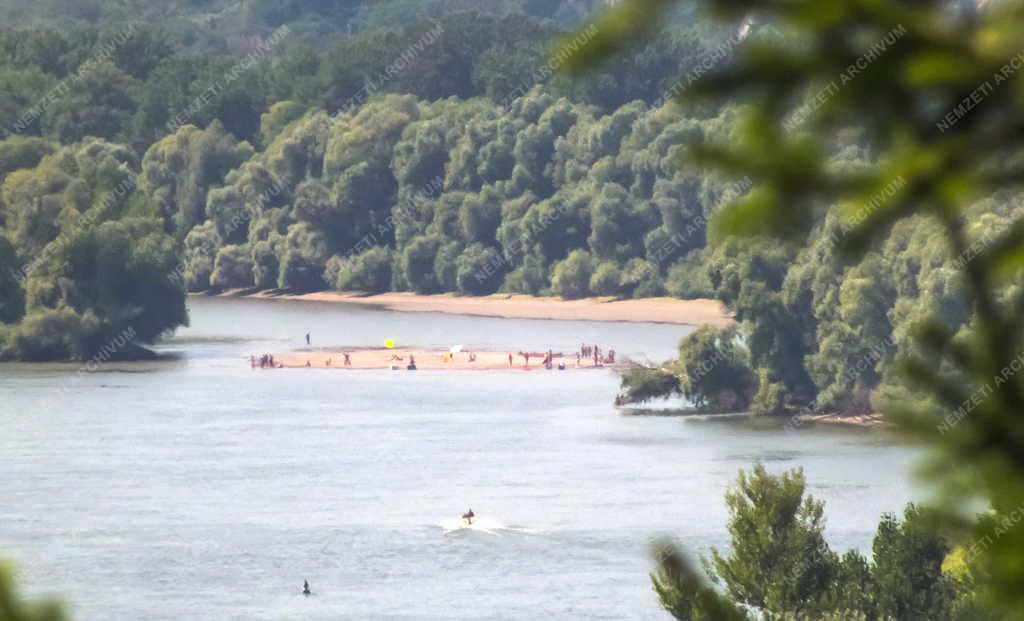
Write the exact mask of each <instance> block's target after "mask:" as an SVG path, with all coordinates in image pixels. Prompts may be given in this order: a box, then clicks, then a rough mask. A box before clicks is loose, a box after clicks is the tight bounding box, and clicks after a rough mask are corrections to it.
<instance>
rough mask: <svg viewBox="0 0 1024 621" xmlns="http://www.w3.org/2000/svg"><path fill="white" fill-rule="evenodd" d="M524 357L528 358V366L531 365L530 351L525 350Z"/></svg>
mask: <svg viewBox="0 0 1024 621" xmlns="http://www.w3.org/2000/svg"><path fill="white" fill-rule="evenodd" d="M523 357H524V358H526V366H530V352H525V353H524V354H523Z"/></svg>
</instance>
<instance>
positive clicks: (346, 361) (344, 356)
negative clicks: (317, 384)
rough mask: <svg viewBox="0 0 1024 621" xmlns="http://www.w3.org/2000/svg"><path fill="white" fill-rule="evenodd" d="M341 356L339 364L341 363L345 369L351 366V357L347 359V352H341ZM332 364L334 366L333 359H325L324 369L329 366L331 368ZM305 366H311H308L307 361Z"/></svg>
mask: <svg viewBox="0 0 1024 621" xmlns="http://www.w3.org/2000/svg"><path fill="white" fill-rule="evenodd" d="M341 356H342V359H341V363H342V364H343V365H345V366H346V367H350V366H352V358H351V357H349V355H348V352H347V351H343V352H341ZM332 364H334V358H328V359H327V362H325V363H324V366H326V367H329V366H331V365H332ZM306 366H307V367H308V366H312V365H310V364H309V361H308V360H307V361H306Z"/></svg>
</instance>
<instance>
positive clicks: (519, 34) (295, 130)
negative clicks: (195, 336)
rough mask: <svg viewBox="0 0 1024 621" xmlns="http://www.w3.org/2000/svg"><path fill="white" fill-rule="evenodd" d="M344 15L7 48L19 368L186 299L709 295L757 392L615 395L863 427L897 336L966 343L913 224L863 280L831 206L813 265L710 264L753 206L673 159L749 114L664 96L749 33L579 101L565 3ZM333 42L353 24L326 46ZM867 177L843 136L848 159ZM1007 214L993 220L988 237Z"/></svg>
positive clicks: (316, 10)
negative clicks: (676, 397) (728, 225)
mask: <svg viewBox="0 0 1024 621" xmlns="http://www.w3.org/2000/svg"><path fill="white" fill-rule="evenodd" d="M202 4H209V3H202ZM213 4H215V3H213ZM355 4H359V3H345V2H324V3H313V4H312V5H309V6H307V7H304V8H300V7H299V6H298V5H295V6H292V5H291V4H290V3H283V2H278V3H269V2H268V3H251V4H250V5H248V6H249V13H247V14H246V15H244V16H239V15H235V16H232V17H231V20H234V21H231V24H233V26H232V27H233V28H234V29H235V30H237V32H244V33H248V35H247V36H248V39H247V41H248V47H245V46H244V45H241V46H239V45H236V43H237V42H236V41H234V40H233V39H231V36H233V35H230V36H229V35H224V39H223V40H222V41H221V43H222V44H223V45H215V44H213V43H211V42H209V41H206V40H205V39H204V37H209V36H212V35H211V33H212V31H213V30H212V29H210V30H207V31H204V32H205V34H204V35H203V36H202V37H201V36H199V35H198V34H196V33H195V32H191V31H188V32H186V31H182V30H180V29H179V28H178V26H176V25H175V24H173V23H170V24H168V25H166V26H163V25H162V26H160V27H155V26H151V25H149V24H145V23H140V24H137V25H136V24H134V23H127V25H126V23H125V22H123V21H118V20H119V19H123V17H124V16H123V15H121V16H120V17H118V16H117V15H114V14H110V13H107V12H104V11H99V12H95V11H94V12H92V13H89V14H88V15H86V14H84V13H83V14H82V15H81V16H80V18H79V19H76V20H74V21H73V23H72V24H70V25H69V27H68V28H62V29H59V30H58V29H55V28H53V27H52V26H39V27H30V28H26V29H17V30H14V29H6V30H4V31H0V50H3V54H2V58H3V59H4V63H5V66H3V67H0V84H3V88H2V89H0V116H2V118H3V121H4V123H3V129H2V130H0V131H2V132H3V134H2V135H3V138H4V139H3V140H2V141H0V175H2V177H0V179H2V185H0V226H2V228H0V232H2V237H0V263H3V268H2V269H0V288H2V290H3V295H2V296H0V321H2V322H3V323H2V324H0V357H4V358H15V359H26V360H44V359H67V358H72V359H88V358H89V357H90V356H91V355H93V354H94V353H95V352H96V351H98V350H99V348H100V347H101V346H102V345H104V344H106V343H108V342H109V340H110V339H111V337H112V335H116V334H118V333H120V332H122V331H123V330H125V329H126V328H128V327H129V326H131V327H134V328H135V330H136V334H137V336H136V340H134V341H133V346H132V347H129V348H125V350H124V351H122V352H120V353H121V354H122V355H138V354H140V353H141V352H142V351H143V350H142V346H144V345H145V344H147V343H151V342H153V341H154V340H155V339H156V338H158V337H159V336H160V335H161V334H164V333H166V332H168V331H171V330H173V329H174V328H175V327H176V326H179V325H183V324H185V323H186V322H187V315H186V312H185V308H184V307H185V305H184V295H185V293H186V292H202V291H217V290H224V289H237V288H242V289H282V290H289V291H312V290H319V289H336V290H343V291H366V292H382V291H392V290H397V291H415V292H419V293H438V292H456V293H459V294H465V295H485V294H491V293H495V292H507V293H527V294H535V295H558V296H563V297H566V298H577V297H584V296H611V297H620V298H621V297H650V296H662V295H670V296H676V297H681V298H698V297H713V298H717V299H719V300H721V301H722V302H724V303H725V304H726V305H727V307H728V308H729V309H730V310H731V311H732V312H733V313H734V314H735V317H736V319H737V321H738V323H739V325H740V326H741V328H742V329H741V330H740V332H739V333H732V337H735V336H736V334H741V335H742V345H741V346H739V347H737V348H735V350H736V351H731V353H730V355H731V356H733V357H737V358H736V360H735V361H734V362H735V364H736V365H738V366H737V367H736V368H742V369H743V372H741V373H729V374H718V375H717V376H715V375H714V374H713V375H712V376H709V377H707V378H700V380H699V381H694V378H692V377H691V376H690V375H688V374H687V373H685V372H681V371H680V369H679V366H678V363H676V365H675V366H673V365H669V366H667V367H664V368H661V369H638V370H637V371H636V373H635V374H633V375H632V376H629V375H628V376H627V377H626V378H625V381H624V384H625V386H626V390H625V391H624V393H623V395H621V396H620V402H623V403H626V402H635V401H643V400H646V399H649V398H653V397H657V396H665V395H667V394H672V393H673V392H679V393H681V394H685V395H686V396H688V397H690V398H691V400H693V401H694V402H695V403H698V404H703V405H704V406H706V407H713V408H719V409H720V408H723V407H724V408H734V409H742V408H748V407H752V408H753V409H754V410H755V411H757V412H761V413H783V412H790V411H794V410H799V409H800V408H804V409H806V408H808V407H812V408H814V409H823V410H826V411H841V412H846V413H862V412H866V411H870V410H871V409H872V408H873V405H872V398H873V397H876V396H877V395H879V394H882V393H884V392H885V391H886V390H890V389H891V390H897V389H896V388H894V387H893V388H890V386H889V385H888V382H887V381H886V378H887V375H888V369H889V368H890V367H891V364H892V361H893V360H894V358H895V357H897V356H898V355H899V354H900V352H902V351H905V350H906V349H908V348H910V347H911V345H910V344H909V343H908V342H907V341H906V339H905V338H904V336H903V335H905V332H906V330H905V328H906V326H908V325H910V324H911V323H912V322H914V321H915V320H916V319H918V318H919V317H920V315H921V313H923V312H924V311H925V310H926V309H936V308H937V309H940V310H941V314H942V316H943V318H944V320H945V321H946V323H947V325H948V326H949V327H950V328H951V329H955V328H956V327H957V326H961V325H963V324H964V323H965V322H966V321H967V320H968V316H969V309H968V308H966V307H965V306H964V305H963V303H962V302H960V301H958V300H960V299H961V296H960V295H959V293H960V291H961V290H962V288H963V286H964V284H963V279H962V277H961V271H960V270H957V269H956V266H955V264H954V263H953V262H951V261H950V260H949V258H948V256H947V254H946V253H945V249H944V248H943V247H942V245H941V244H940V243H937V242H936V241H935V239H936V238H935V236H934V235H932V232H933V231H932V230H931V229H930V228H929V225H928V224H926V223H924V222H917V221H907V222H903V223H901V224H900V225H899V226H897V227H896V228H894V229H893V230H892V232H891V234H890V235H889V236H888V239H887V240H886V241H885V243H884V244H882V245H879V246H878V247H877V248H875V249H874V250H873V251H872V252H869V253H868V254H867V255H865V256H864V257H863V258H861V259H860V260H858V261H856V262H853V263H851V262H844V261H843V260H840V259H839V258H838V257H837V253H836V246H837V243H836V242H837V240H838V239H840V238H841V237H842V236H844V235H845V231H847V230H849V228H850V227H851V226H852V225H854V224H856V218H854V220H853V221H850V219H849V217H844V216H842V215H841V214H840V211H839V210H838V208H837V205H831V206H830V205H822V206H821V208H820V209H819V210H818V212H817V215H816V221H815V222H816V223H815V225H814V226H813V227H812V228H811V229H810V232H809V233H808V236H807V237H806V239H804V240H802V242H803V243H789V244H780V243H777V242H775V241H773V240H768V239H766V238H765V239H760V240H754V241H749V240H744V241H742V242H740V241H733V242H727V243H724V244H719V245H709V244H708V239H709V236H711V235H713V230H711V226H709V223H710V222H713V220H714V215H715V214H716V212H717V211H718V210H719V209H721V207H722V206H723V205H724V204H726V203H727V202H728V201H729V200H732V199H734V198H735V197H736V196H739V195H743V194H744V193H746V192H747V190H748V189H749V184H744V183H742V182H739V183H737V182H736V181H734V180H728V179H727V178H726V177H724V176H721V175H718V174H715V173H712V172H709V171H707V170H702V169H698V168H695V167H681V166H680V161H681V158H682V152H683V151H684V149H685V148H686V147H687V145H689V144H694V143H700V142H704V141H723V140H728V139H729V138H730V136H731V135H732V134H733V133H734V132H735V127H736V125H737V122H738V112H737V110H738V108H739V103H738V102H736V103H730V102H728V101H727V102H715V103H695V104H687V105H680V104H677V103H675V102H674V101H673V99H674V96H675V95H677V94H678V93H680V92H681V91H683V90H685V88H686V86H687V85H688V84H689V82H690V81H692V79H693V76H694V74H697V75H699V73H700V68H701V67H702V66H705V67H706V66H708V65H709V64H712V63H715V62H721V61H723V60H724V59H727V58H728V57H729V55H731V54H732V53H733V51H734V48H735V46H736V44H737V43H738V42H739V40H740V37H739V36H738V35H737V33H736V32H735V30H734V29H730V28H728V27H724V26H720V25H712V24H711V23H710V22H707V21H706V20H695V19H687V18H686V16H687V13H686V12H681V13H679V14H678V15H677V16H676V18H674V19H672V20H669V22H668V23H667V25H665V26H664V27H662V28H661V29H660V30H659V31H658V32H657V33H656V36H652V37H650V38H648V39H647V40H645V41H644V42H643V43H642V44H638V45H635V46H633V47H632V48H631V49H629V50H628V51H627V53H625V54H623V55H622V56H621V57H620V58H618V59H616V60H615V62H612V63H607V64H605V65H603V66H601V67H599V68H598V69H597V70H595V71H593V72H591V73H589V74H588V75H586V76H585V77H583V78H576V77H570V76H568V75H566V74H565V72H564V71H561V70H560V69H561V68H560V67H559V65H560V64H561V63H562V62H563V61H564V60H565V59H566V58H567V57H568V56H570V55H571V54H572V53H573V51H574V50H575V49H577V48H579V47H581V46H586V45H587V44H588V42H589V39H590V38H591V36H592V35H593V31H588V30H587V29H585V28H584V27H583V26H580V28H579V29H578V30H576V31H570V30H567V28H568V27H569V25H571V24H576V25H579V24H580V23H581V22H580V20H581V19H584V18H585V17H586V12H582V13H580V12H579V11H578V12H577V14H576V16H575V17H574V18H573V19H568V18H567V17H566V16H565V6H564V5H565V4H566V3H558V2H547V3H545V2H527V3H512V2H510V3H507V5H508V6H507V7H505V8H500V7H499V8H496V9H494V10H493V11H492V12H489V13H479V12H473V11H469V12H467V11H464V10H460V7H458V6H456V5H457V4H458V3H450V4H451V6H448V5H445V6H441V5H442V4H445V3H436V5H437V6H435V7H434V9H429V6H428V5H431V3H421V4H422V7H421V9H422V10H421V11H419V13H417V14H418V15H420V17H419V18H418V21H414V22H412V23H409V24H407V25H404V26H403V25H400V26H398V27H396V26H394V24H395V23H398V24H401V23H402V20H397V21H396V20H392V19H390V18H389V19H387V20H383V21H382V22H381V23H387V24H388V25H389V26H388V27H387V28H384V27H376V28H375V27H374V24H375V23H376V22H375V21H374V19H372V16H373V15H374V14H375V13H376V12H377V11H383V10H384V8H383V6H384V5H385V4H393V5H395V7H396V8H395V10H396V11H399V10H400V9H399V8H398V7H399V6H400V5H403V4H408V3H400V2H396V3H381V5H380V6H379V7H378V8H374V9H372V10H369V11H367V10H365V9H366V7H365V6H363V7H362V8H361V9H360V8H358V7H356V8H353V6H349V5H355ZM513 5H515V6H513ZM98 6H106V5H104V4H103V3H99V5H98ZM270 6H273V7H276V9H275V10H276V12H275V11H271V10H270V8H269V7H270ZM417 6H420V4H417ZM502 6H504V5H502ZM259 7H263V9H259ZM199 8H203V10H206V11H211V12H213V11H214V8H215V7H210V6H208V7H196V10H197V11H198V10H199ZM221 8H222V10H221V11H220V12H218V13H217V14H218V15H219V16H220V17H218V19H219V20H221V21H220V22H218V23H226V22H223V20H227V19H228V17H227V16H226V14H225V13H224V11H226V10H227V9H224V8H223V7H221ZM576 8H577V9H581V7H576ZM506 9H507V10H506ZM45 10H46V7H45V6H44V5H36V6H35V8H34V9H31V11H36V12H41V13H40V15H41V16H42V17H45V14H44V13H45ZM140 10H141V9H140ZM410 10H411V9H410ZM581 10H582V9H581ZM25 11H30V9H28V8H26V9H25ZM406 13H407V14H408V11H406ZM178 14H180V11H179V13H178ZM69 15H73V14H69ZM680 15H681V16H682V17H680ZM30 17H31V16H30V15H28V14H27V13H26V17H25V21H27V22H31V19H29V18H30ZM325 20H326V21H332V20H333V22H336V23H337V24H338V25H339V27H340V24H346V28H347V24H348V23H355V22H358V23H359V24H360V26H359V28H358V30H357V31H356V34H353V35H349V33H348V32H347V30H346V32H345V33H344V36H341V34H338V35H337V36H335V37H333V38H330V37H328V38H323V37H318V36H314V35H313V34H311V33H310V32H309V28H308V26H309V23H310V22H323V21H325ZM235 30H232V32H234V31H235ZM229 39H230V40H229ZM680 67H682V68H683V69H684V71H680ZM688 71H689V73H687V72H688ZM868 157H869V156H868V153H867V151H866V149H865V148H864V147H863V141H862V139H861V137H860V136H858V135H857V134H856V133H853V132H851V133H849V134H848V135H846V136H845V137H844V140H843V142H842V144H841V145H840V147H839V148H838V150H837V152H836V153H835V154H834V156H833V159H834V161H835V162H837V165H840V166H844V167H849V168H851V169H856V168H857V167H858V166H861V165H863V164H864V162H865V161H866V160H867V158H868ZM903 190H904V188H903V187H902V186H901V185H900V184H898V183H896V184H893V185H892V187H886V188H883V189H882V190H880V191H879V193H878V197H877V200H876V205H882V204H884V202H885V201H886V200H889V198H891V197H892V196H894V195H896V194H898V193H899V192H901V191H903ZM1015 210H1016V207H1015V206H1014V205H1013V204H1012V203H1011V202H1009V201H989V202H986V203H983V204H979V205H977V206H976V212H977V214H978V215H977V218H976V221H977V222H978V226H979V227H984V228H985V229H986V230H988V229H991V228H993V227H995V228H998V227H999V226H1003V225H1005V223H1006V222H1008V221H1009V220H1011V219H1012V218H1013V217H1014V215H1015ZM133 240H134V242H135V243H129V242H130V241H133ZM140 240H143V241H144V243H139V242H140ZM732 337H728V335H726V336H723V335H720V334H719V335H715V334H712V335H710V337H709V338H710V341H709V342H708V343H705V352H704V353H705V354H706V355H713V354H714V351H712V350H714V347H715V346H714V343H715V342H718V343H722V342H723V339H726V340H728V338H732ZM708 346H710V347H711V348H712V349H711V350H708V349H707V347H708ZM688 347H691V348H692V347H696V345H693V344H691V345H690V346H688ZM730 349H733V348H732V347H731V346H730ZM715 351H717V350H715ZM709 352H710V353H709ZM652 376H653V377H652ZM661 376H667V377H661ZM716 377H718V378H720V379H721V382H718V381H717V380H716V379H715V378H716ZM722 382H724V383H722ZM683 384H693V386H689V385H687V386H683Z"/></svg>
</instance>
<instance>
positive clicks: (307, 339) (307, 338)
mask: <svg viewBox="0 0 1024 621" xmlns="http://www.w3.org/2000/svg"><path fill="white" fill-rule="evenodd" d="M306 345H309V332H307V333H306Z"/></svg>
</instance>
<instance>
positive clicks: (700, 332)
mask: <svg viewBox="0 0 1024 621" xmlns="http://www.w3.org/2000/svg"><path fill="white" fill-rule="evenodd" d="M676 364H677V373H678V375H679V378H680V384H681V386H682V388H683V394H684V395H685V396H686V398H688V399H690V400H691V401H693V403H694V405H696V406H697V407H698V408H710V409H714V410H730V411H740V410H743V409H744V408H746V407H747V406H748V405H750V401H751V399H752V397H753V394H754V391H755V389H756V388H757V386H756V378H755V376H754V373H753V370H752V369H751V368H750V354H749V353H748V352H747V350H746V348H745V347H744V345H743V344H742V342H741V340H740V337H739V330H738V329H737V328H736V327H735V326H731V327H727V328H716V327H713V326H701V327H700V328H697V329H696V330H694V331H693V332H691V333H690V334H688V335H686V337H685V338H684V339H683V340H682V341H681V342H680V343H679V360H678V362H677V363H676Z"/></svg>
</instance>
